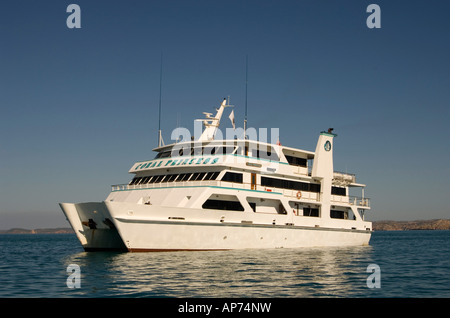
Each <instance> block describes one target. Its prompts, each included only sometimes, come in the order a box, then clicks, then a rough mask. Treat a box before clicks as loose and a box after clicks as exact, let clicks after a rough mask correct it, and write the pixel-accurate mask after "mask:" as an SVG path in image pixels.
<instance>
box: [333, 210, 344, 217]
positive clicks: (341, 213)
mask: <svg viewBox="0 0 450 318" xmlns="http://www.w3.org/2000/svg"><path fill="white" fill-rule="evenodd" d="M345 216H346V212H344V211H339V210H330V217H331V218H333V219H346V217H345Z"/></svg>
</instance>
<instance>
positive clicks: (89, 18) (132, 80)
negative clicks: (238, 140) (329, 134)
mask: <svg viewBox="0 0 450 318" xmlns="http://www.w3.org/2000/svg"><path fill="white" fill-rule="evenodd" d="M71 3H76V4H78V5H79V6H80V7H81V29H69V28H67V25H66V19H67V17H68V16H69V13H67V12H66V8H67V6H68V5H69V4H71ZM371 3H376V4H378V5H379V6H380V8H381V28H380V29H369V28H368V27H367V25H366V19H367V17H368V16H369V13H367V12H366V8H367V6H368V5H369V4H371ZM449 10H450V3H449V2H448V1H425V0H420V1H400V0H399V1H377V0H373V1H350V0H348V1H347V0H342V1H331V0H330V1H328V0H326V1H325V0H324V1H245V0H241V1H191V0H185V1H125V0H116V1H101V0H96V1H81V0H72V1H61V0H58V1H57V0H54V1H48V0H40V1H28V0H21V1H13V0H6V1H2V7H1V11H0V87H1V91H0V112H1V113H0V229H7V228H10V227H25V228H39V227H56V226H68V223H67V222H66V220H65V218H64V217H63V215H62V212H61V211H60V210H59V206H58V202H84V201H99V200H103V199H105V198H106V196H107V194H108V193H109V191H110V185H112V184H120V183H126V182H128V181H129V180H130V178H131V176H130V175H129V174H128V169H129V168H130V167H131V166H132V164H133V163H134V162H135V161H140V160H147V159H149V158H152V157H153V156H154V154H153V152H152V151H151V149H152V148H153V147H155V146H156V143H157V129H158V103H159V69H160V56H161V53H162V54H163V60H164V62H163V69H164V71H163V89H162V92H163V93H162V105H163V113H162V120H163V123H162V129H163V137H164V140H165V141H166V143H167V142H168V141H169V140H170V133H171V131H172V129H174V128H176V127H177V126H182V127H187V128H189V129H192V128H193V120H194V119H197V118H201V117H202V112H204V111H207V112H213V110H214V107H216V106H217V105H218V104H219V103H220V101H221V100H222V99H223V97H226V96H230V98H231V103H232V104H234V105H235V106H236V107H235V109H234V112H235V115H236V121H237V124H238V125H239V126H242V122H243V114H244V102H245V57H246V55H248V58H249V64H248V67H249V74H248V78H249V82H248V115H249V118H248V125H249V126H251V127H256V128H260V127H266V128H271V127H277V128H280V136H281V138H280V139H281V142H282V144H283V145H289V146H292V147H298V148H302V149H306V150H312V151H314V149H315V144H316V142H317V138H318V134H319V132H320V131H322V130H325V129H327V128H329V127H334V129H335V132H336V133H337V134H338V137H337V138H336V140H335V147H334V149H335V152H334V155H335V170H340V171H348V172H352V173H356V175H357V180H358V181H359V182H361V183H365V184H367V188H366V196H368V197H370V198H371V200H372V210H371V211H370V213H369V214H368V219H370V220H385V219H390V220H416V219H432V218H449V217H450V204H449V200H448V196H449V189H450V169H449V166H448V159H449V158H450V147H449V142H448V139H449V137H450V132H449V127H448V126H449V124H450V111H449V91H450V90H449V88H450V62H449V56H450V42H449V40H448V39H449V34H450V21H449V19H448V12H449ZM227 115H228V113H226V114H225V115H224V116H227ZM227 126H228V127H229V126H230V123H229V122H228V121H227V120H226V121H225V122H224V126H223V127H227Z"/></svg>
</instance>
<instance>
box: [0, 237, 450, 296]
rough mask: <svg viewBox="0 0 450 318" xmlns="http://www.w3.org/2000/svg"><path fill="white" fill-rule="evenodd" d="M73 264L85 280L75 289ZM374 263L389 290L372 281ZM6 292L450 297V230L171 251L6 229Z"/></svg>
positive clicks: (0, 253) (0, 247)
mask: <svg viewBox="0 0 450 318" xmlns="http://www.w3.org/2000/svg"><path fill="white" fill-rule="evenodd" d="M70 264H76V265H78V266H79V268H80V271H81V273H80V280H79V282H80V288H68V287H67V283H66V281H67V278H68V277H69V274H70V273H68V272H67V266H68V265H70ZM370 264H376V265H378V266H379V268H380V272H379V273H380V275H379V276H378V278H377V281H378V282H380V288H369V287H368V285H367V278H368V277H369V275H371V274H372V272H370V273H368V272H367V271H366V270H367V267H368V266H369V265H370ZM373 281H375V280H373ZM0 297H27V298H28V297H191V298H192V297H194V298H197V297H214V298H217V297H220V298H222V297H233V298H236V297H256V298H259V297H271V298H278V297H283V298H289V297H358V298H359V297H364V298H366V297H450V231H404V232H375V233H374V234H373V236H372V239H371V243H370V246H364V247H363V246H360V247H346V248H307V249H273V250H245V251H239V250H235V251H214V252H163V253H108V252H97V253H93V252H91V253H86V252H84V251H83V249H82V248H81V245H80V243H79V242H78V240H77V239H76V237H75V235H71V234H56V235H49V234H43V235H0Z"/></svg>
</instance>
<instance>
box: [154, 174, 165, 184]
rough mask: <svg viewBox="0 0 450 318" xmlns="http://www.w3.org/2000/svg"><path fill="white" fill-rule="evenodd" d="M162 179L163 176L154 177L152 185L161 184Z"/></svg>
mask: <svg viewBox="0 0 450 318" xmlns="http://www.w3.org/2000/svg"><path fill="white" fill-rule="evenodd" d="M163 178H164V175H159V176H156V178H155V181H152V183H153V182H154V183H159V182H161V180H162V179H163Z"/></svg>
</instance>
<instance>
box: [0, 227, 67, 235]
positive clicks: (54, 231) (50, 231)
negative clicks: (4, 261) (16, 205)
mask: <svg viewBox="0 0 450 318" xmlns="http://www.w3.org/2000/svg"><path fill="white" fill-rule="evenodd" d="M68 233H75V232H74V231H73V230H72V228H55V229H33V230H28V229H21V228H13V229H9V230H0V234H68Z"/></svg>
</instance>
